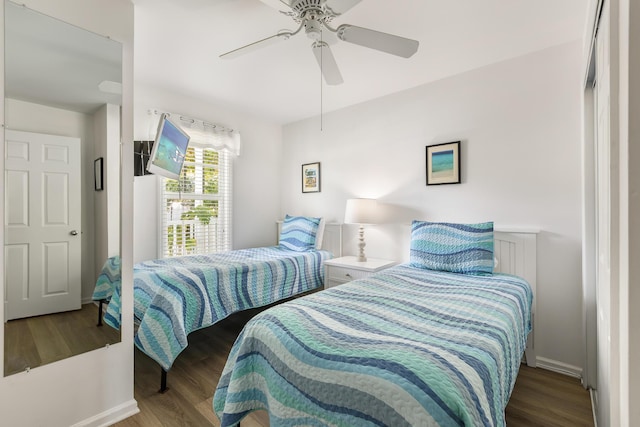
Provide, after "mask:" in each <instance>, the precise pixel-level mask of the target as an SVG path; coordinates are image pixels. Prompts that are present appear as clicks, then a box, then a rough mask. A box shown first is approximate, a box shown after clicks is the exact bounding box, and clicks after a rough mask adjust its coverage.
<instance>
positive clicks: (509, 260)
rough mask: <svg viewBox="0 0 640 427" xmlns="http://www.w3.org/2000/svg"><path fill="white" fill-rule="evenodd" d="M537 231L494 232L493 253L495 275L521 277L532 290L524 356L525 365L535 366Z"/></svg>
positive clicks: (503, 230)
mask: <svg viewBox="0 0 640 427" xmlns="http://www.w3.org/2000/svg"><path fill="white" fill-rule="evenodd" d="M537 236H538V231H537V230H526V231H522V230H507V229H496V230H495V231H494V239H493V240H494V241H493V253H494V256H495V257H496V259H497V265H496V267H495V268H494V271H495V272H496V273H507V274H515V275H517V276H520V277H522V278H523V279H525V280H526V281H527V282H529V285H531V289H532V290H533V305H532V307H531V324H532V329H533V330H532V331H531V333H530V334H529V337H528V339H527V348H526V350H525V356H526V359H527V365H529V366H532V367H535V366H536V352H535V332H536V300H537V293H536V281H537V275H536V268H537V267H536V266H537V259H536V251H537Z"/></svg>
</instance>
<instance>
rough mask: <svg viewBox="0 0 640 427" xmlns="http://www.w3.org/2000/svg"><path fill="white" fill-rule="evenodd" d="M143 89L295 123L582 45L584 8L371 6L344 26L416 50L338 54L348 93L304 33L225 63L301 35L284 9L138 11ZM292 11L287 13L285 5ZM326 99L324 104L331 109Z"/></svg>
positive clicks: (547, 1)
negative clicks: (323, 70)
mask: <svg viewBox="0 0 640 427" xmlns="http://www.w3.org/2000/svg"><path fill="white" fill-rule="evenodd" d="M133 1H134V3H135V6H136V8H135V13H136V18H135V78H136V81H139V82H144V83H146V84H150V85H156V86H161V87H165V88H167V89H169V90H171V91H175V92H177V93H182V94H185V95H187V96H192V97H196V98H199V99H204V100H210V101H211V102H215V103H216V104H223V105H229V106H230V107H231V108H233V109H240V110H242V111H246V112H249V113H253V114H256V115H258V116H260V117H264V118H265V119H269V120H273V121H275V122H277V123H282V124H285V123H290V122H293V121H297V120H300V119H303V118H307V117H311V116H315V115H318V114H319V113H320V111H321V99H322V111H323V112H325V113H326V112H328V111H332V110H336V109H339V108H343V107H346V106H349V105H353V104H357V103H360V102H364V101H367V100H370V99H374V98H378V97H380V96H384V95H387V94H390V93H394V92H398V91H401V90H404V89H408V88H411V87H415V86H419V85H422V84H425V83H428V82H431V81H434V80H438V79H441V78H444V77H447V76H450V75H454V74H459V73H462V72H465V71H468V70H471V69H474V68H478V67H481V66H484V65H488V64H491V63H494V62H498V61H501V60H505V59H508V58H513V57H516V56H520V55H523V54H526V53H530V52H534V51H536V50H540V49H544V48H547V47H550V46H554V45H558V44H562V43H566V42H570V41H574V40H577V39H579V38H581V37H582V34H583V31H584V25H585V17H586V9H587V2H586V1H585V0H536V1H532V0H394V1H390V0H363V1H362V2H361V3H360V4H358V5H357V6H355V7H354V8H353V9H351V10H350V11H348V12H347V13H345V14H344V16H341V17H339V18H336V19H335V20H334V21H333V23H332V25H333V26H334V27H337V26H339V25H340V24H343V23H349V24H353V25H357V26H361V27H366V28H371V29H374V30H378V31H383V32H387V33H392V34H396V35H400V36H403V37H407V38H411V39H416V40H418V41H419V42H420V47H419V49H418V52H417V53H416V54H415V55H414V56H413V57H411V58H409V59H404V58H399V57H395V56H392V55H388V54H385V53H382V52H379V51H375V50H371V49H368V48H365V47H361V46H357V45H354V44H350V43H345V42H341V41H337V42H336V43H335V44H333V45H332V46H331V49H332V51H333V54H334V56H335V59H336V62H337V63H338V66H339V67H340V71H341V72H342V76H343V78H344V83H343V84H342V85H339V86H327V85H324V84H323V85H322V89H321V78H320V71H319V68H318V65H317V63H316V60H315V58H314V56H313V54H312V52H311V48H310V46H311V42H312V41H311V40H310V39H308V38H307V37H306V36H305V35H304V32H302V33H300V34H298V35H296V36H295V37H292V38H291V39H289V40H287V41H284V42H280V43H278V44H276V45H272V46H268V47H265V48H263V49H261V50H258V51H255V52H252V53H249V54H247V55H244V56H241V57H238V58H235V59H226V60H225V59H220V58H219V57H218V55H220V54H221V53H224V52H227V51H229V50H232V49H235V48H237V47H240V46H243V45H246V44H248V43H251V42H254V41H257V40H259V39H262V38H264V37H268V36H271V35H274V34H276V33H277V32H278V31H279V30H281V29H290V30H295V29H296V28H297V25H296V24H295V22H293V20H292V19H291V18H289V17H287V16H284V15H282V14H281V13H279V12H278V11H277V10H276V9H274V8H272V7H270V6H269V5H267V3H270V4H273V1H274V0H263V1H261V0H133ZM282 9H283V10H284V9H285V6H284V5H283V7H282ZM321 90H322V98H321Z"/></svg>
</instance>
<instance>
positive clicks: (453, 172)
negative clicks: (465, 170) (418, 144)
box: [427, 141, 460, 185]
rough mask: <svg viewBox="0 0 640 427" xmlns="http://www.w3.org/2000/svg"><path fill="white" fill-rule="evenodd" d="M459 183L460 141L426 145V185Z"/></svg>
mask: <svg viewBox="0 0 640 427" xmlns="http://www.w3.org/2000/svg"><path fill="white" fill-rule="evenodd" d="M440 184H460V141H455V142H445V143H444V144H436V145H427V185H440Z"/></svg>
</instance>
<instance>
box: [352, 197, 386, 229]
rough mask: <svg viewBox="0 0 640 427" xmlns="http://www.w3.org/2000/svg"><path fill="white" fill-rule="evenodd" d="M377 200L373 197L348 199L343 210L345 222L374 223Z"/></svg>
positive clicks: (375, 220)
mask: <svg viewBox="0 0 640 427" xmlns="http://www.w3.org/2000/svg"><path fill="white" fill-rule="evenodd" d="M377 207H378V201H377V200H375V199H348V200H347V208H346V209H345V212H344V222H345V223H347V224H375V223H376V222H377V218H376V210H377Z"/></svg>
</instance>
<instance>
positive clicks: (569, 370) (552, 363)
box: [536, 356, 582, 378]
mask: <svg viewBox="0 0 640 427" xmlns="http://www.w3.org/2000/svg"><path fill="white" fill-rule="evenodd" d="M536 366H537V367H538V368H542V369H546V370H548V371H553V372H557V373H559V374H563V375H568V376H570V377H574V378H582V368H579V367H577V366H573V365H569V364H567V363H563V362H558V361H557V360H552V359H547V358H545V357H540V356H538V357H536Z"/></svg>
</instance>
